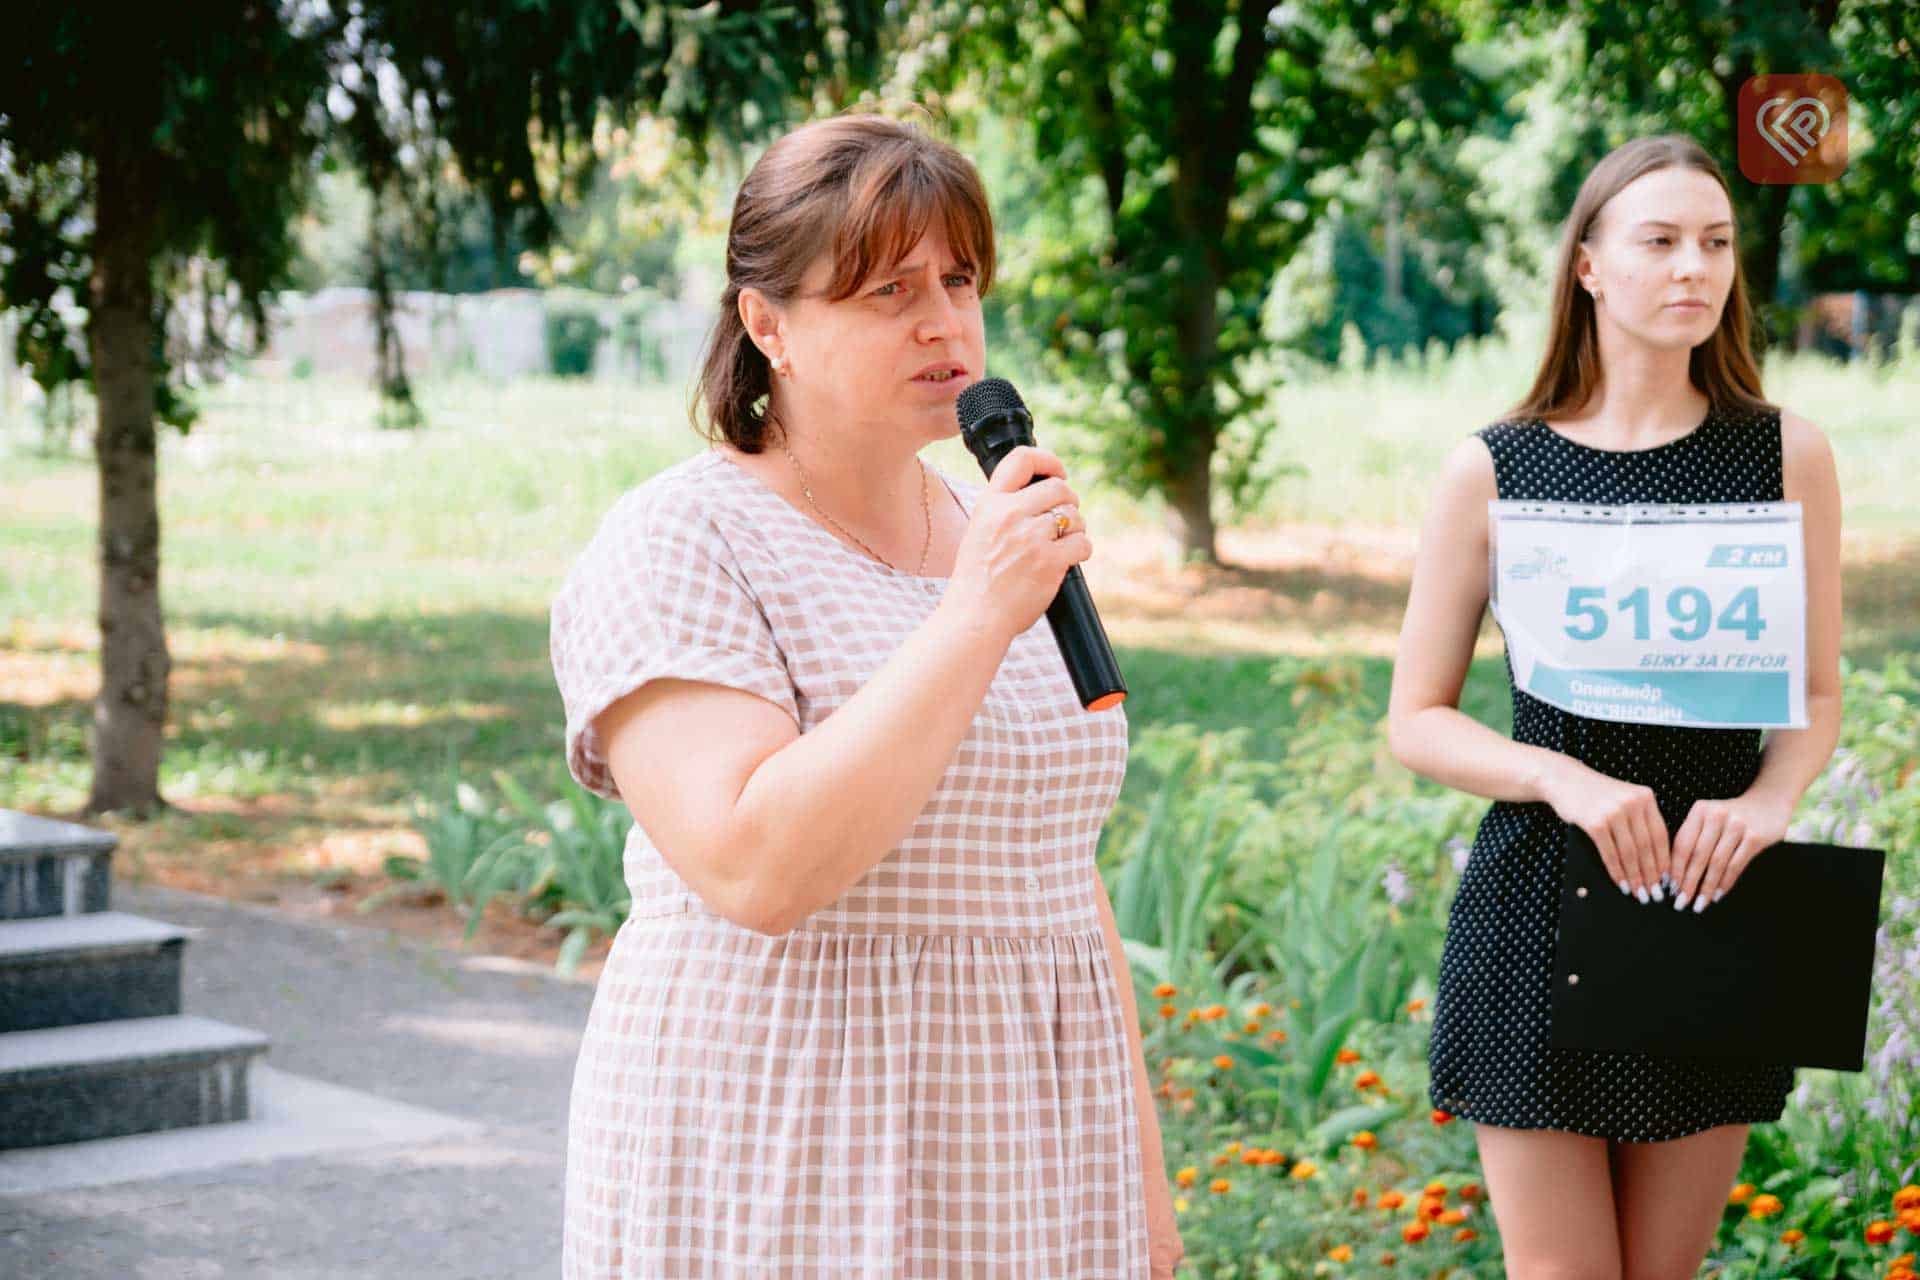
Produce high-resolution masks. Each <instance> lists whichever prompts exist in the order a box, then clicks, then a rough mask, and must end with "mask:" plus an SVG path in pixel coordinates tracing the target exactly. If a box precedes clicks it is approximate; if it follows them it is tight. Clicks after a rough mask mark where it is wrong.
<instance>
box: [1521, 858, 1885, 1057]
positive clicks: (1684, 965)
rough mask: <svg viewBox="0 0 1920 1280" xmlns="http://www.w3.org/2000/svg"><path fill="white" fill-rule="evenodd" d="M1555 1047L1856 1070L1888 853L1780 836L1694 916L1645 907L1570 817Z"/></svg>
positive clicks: (1659, 905) (1661, 905) (1552, 1030)
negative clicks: (1627, 891)
mask: <svg viewBox="0 0 1920 1280" xmlns="http://www.w3.org/2000/svg"><path fill="white" fill-rule="evenodd" d="M1565 853H1566V857H1565V860H1564V866H1563V869H1562V874H1561V878H1560V921H1559V929H1558V931H1557V934H1556V936H1555V939H1554V955H1553V1013H1552V1019H1551V1023H1550V1027H1549V1039H1548V1043H1549V1044H1551V1045H1552V1046H1553V1047H1555V1048H1564V1049H1588V1050H1598V1051H1602V1052H1610V1053H1649V1054H1658V1055H1661V1056H1663V1057H1700V1058H1721V1059H1740V1060H1744V1061H1747V1062H1750V1063H1752V1062H1761V1063H1778V1064H1782V1065H1792V1066H1797V1067H1828V1068H1831V1069H1833V1070H1836V1071H1859V1070H1861V1069H1862V1067H1863V1066H1864V1065H1865V1056H1866V1041H1867V1011H1868V1008H1869V1005H1870V1002H1871V1000H1872V986H1873V953H1874V939H1875V934H1876V931H1877V930H1878V929H1879V925H1880V889H1881V879H1882V875H1883V873H1884V871H1885V869H1886V854H1885V852H1884V851H1882V850H1879V849H1858V848H1852V847H1849V846H1846V845H1834V844H1805V843H1799V842H1795V841H1782V842H1781V843H1779V844H1775V845H1771V846H1769V847H1768V848H1766V849H1765V850H1763V851H1761V852H1760V853H1759V854H1758V855H1757V856H1756V857H1755V858H1754V859H1753V861H1751V862H1750V863H1748V864H1747V869H1746V870H1745V871H1744V872H1742V873H1741V875H1740V878H1739V879H1738V880H1736V881H1735V882H1734V885H1733V888H1732V889H1730V890H1728V891H1727V894H1726V896H1725V897H1724V898H1722V899H1720V901H1719V902H1716V903H1714V904H1713V905H1712V906H1710V907H1708V908H1707V909H1706V910H1705V911H1703V912H1700V913H1698V914H1695V912H1694V911H1693V908H1692V905H1691V904H1689V905H1688V907H1687V909H1686V910H1684V911H1675V910H1674V909H1673V898H1672V897H1671V896H1668V898H1667V900H1666V901H1664V902H1647V903H1644V904H1643V903H1642V902H1641V901H1640V900H1639V899H1638V898H1637V897H1634V896H1631V895H1628V894H1623V893H1621V892H1620V886H1619V885H1618V884H1617V883H1615V882H1614V881H1612V880H1611V879H1609V878H1608V876H1607V869H1606V864H1605V863H1603V862H1602V861H1601V860H1600V851H1599V850H1598V849H1596V848H1595V847H1594V844H1593V841H1592V839H1591V838H1590V837H1589V836H1588V835H1587V833H1586V832H1585V831H1583V830H1582V829H1581V828H1579V827H1576V826H1573V825H1572V824H1570V823H1569V824H1566V844H1565Z"/></svg>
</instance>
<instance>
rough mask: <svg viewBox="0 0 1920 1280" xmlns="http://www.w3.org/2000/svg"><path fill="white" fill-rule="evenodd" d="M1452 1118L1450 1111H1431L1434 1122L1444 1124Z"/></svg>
mask: <svg viewBox="0 0 1920 1280" xmlns="http://www.w3.org/2000/svg"><path fill="white" fill-rule="evenodd" d="M1452 1119H1453V1113H1452V1112H1451V1111H1438V1110H1436V1111H1435V1112H1434V1113H1433V1122H1434V1123H1435V1124H1446V1123H1447V1122H1448V1121H1450V1120H1452Z"/></svg>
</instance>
